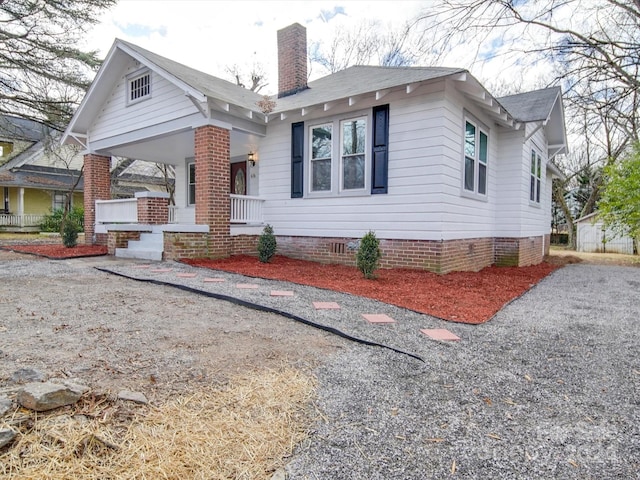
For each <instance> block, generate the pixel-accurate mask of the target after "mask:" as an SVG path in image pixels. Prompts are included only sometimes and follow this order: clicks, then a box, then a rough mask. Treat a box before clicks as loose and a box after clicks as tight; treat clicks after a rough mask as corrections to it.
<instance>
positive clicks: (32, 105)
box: [0, 0, 115, 131]
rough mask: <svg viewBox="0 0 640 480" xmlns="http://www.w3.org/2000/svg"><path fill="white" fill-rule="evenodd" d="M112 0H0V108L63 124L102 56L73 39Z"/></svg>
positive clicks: (52, 124)
mask: <svg viewBox="0 0 640 480" xmlns="http://www.w3.org/2000/svg"><path fill="white" fill-rule="evenodd" d="M114 4H115V0H68V1H64V2H62V1H59V0H19V1H18V0H7V1H0V114H8V115H14V116H18V117H22V118H27V119H31V120H37V121H40V122H43V123H45V124H46V125H47V126H48V127H51V128H53V129H55V130H60V131H61V130H63V129H64V128H65V127H66V125H67V123H68V121H69V119H70V118H71V116H72V114H73V111H74V110H75V108H76V106H77V105H78V104H79V102H80V100H81V99H82V97H83V96H84V92H85V90H86V88H87V87H88V86H89V83H90V81H89V74H90V73H91V72H94V71H95V70H97V68H98V67H99V65H100V61H99V60H98V58H97V56H96V52H84V51H82V50H80V49H79V48H78V47H77V45H78V43H79V41H80V40H81V38H82V36H83V34H84V33H86V30H87V28H88V27H89V26H91V25H93V24H95V23H96V22H97V21H98V14H99V13H100V12H102V11H103V10H104V9H106V8H108V7H111V6H112V5H114Z"/></svg>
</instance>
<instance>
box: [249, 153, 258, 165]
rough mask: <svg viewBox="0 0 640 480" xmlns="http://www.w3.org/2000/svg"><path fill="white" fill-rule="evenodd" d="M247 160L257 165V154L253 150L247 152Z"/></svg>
mask: <svg viewBox="0 0 640 480" xmlns="http://www.w3.org/2000/svg"><path fill="white" fill-rule="evenodd" d="M247 161H248V162H249V163H250V164H251V166H252V167H255V166H256V154H255V153H253V152H249V153H248V154H247Z"/></svg>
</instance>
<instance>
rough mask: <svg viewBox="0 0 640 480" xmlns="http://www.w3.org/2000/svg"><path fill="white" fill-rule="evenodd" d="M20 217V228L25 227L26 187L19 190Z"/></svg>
mask: <svg viewBox="0 0 640 480" xmlns="http://www.w3.org/2000/svg"><path fill="white" fill-rule="evenodd" d="M18 215H19V217H18V218H20V226H21V227H24V187H20V188H19V189H18Z"/></svg>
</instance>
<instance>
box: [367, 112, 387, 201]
mask: <svg viewBox="0 0 640 480" xmlns="http://www.w3.org/2000/svg"><path fill="white" fill-rule="evenodd" d="M371 158H372V160H371V193H372V194H376V193H387V179H388V171H389V105H380V106H378V107H374V108H373V151H372V155H371Z"/></svg>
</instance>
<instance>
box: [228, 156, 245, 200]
mask: <svg viewBox="0 0 640 480" xmlns="http://www.w3.org/2000/svg"><path fill="white" fill-rule="evenodd" d="M231 193H233V194H235V195H246V194H247V162H237V163H232V164H231Z"/></svg>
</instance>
